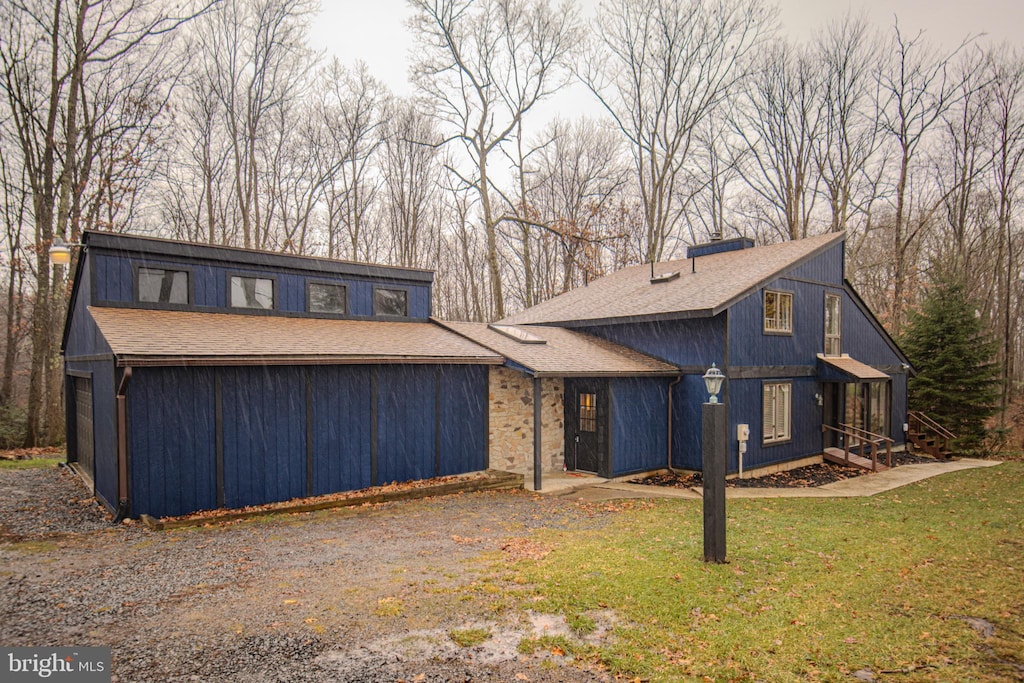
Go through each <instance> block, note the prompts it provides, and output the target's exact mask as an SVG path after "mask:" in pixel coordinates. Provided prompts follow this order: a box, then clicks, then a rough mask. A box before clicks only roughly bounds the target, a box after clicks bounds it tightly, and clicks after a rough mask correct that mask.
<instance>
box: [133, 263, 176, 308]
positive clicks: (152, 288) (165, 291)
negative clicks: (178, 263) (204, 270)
mask: <svg viewBox="0 0 1024 683" xmlns="http://www.w3.org/2000/svg"><path fill="white" fill-rule="evenodd" d="M138 299H139V302H141V303H150V304H188V271H185V270H170V269H167V268H139V292H138Z"/></svg>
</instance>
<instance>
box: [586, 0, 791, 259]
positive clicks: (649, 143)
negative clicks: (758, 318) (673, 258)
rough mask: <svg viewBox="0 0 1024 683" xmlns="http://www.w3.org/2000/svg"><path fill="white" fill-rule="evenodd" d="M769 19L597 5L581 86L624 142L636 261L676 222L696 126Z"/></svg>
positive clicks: (663, 6)
mask: <svg viewBox="0 0 1024 683" xmlns="http://www.w3.org/2000/svg"><path fill="white" fill-rule="evenodd" d="M771 23H772V15H771V14H770V13H769V12H768V11H766V10H765V9H764V8H763V6H762V5H761V3H760V2H757V0H625V1H624V2H616V3H612V2H604V3H602V4H601V7H600V9H599V11H598V14H597V19H596V21H595V24H594V26H593V29H594V35H595V37H596V39H595V40H594V41H593V43H592V44H591V45H590V48H589V50H588V51H587V52H586V54H585V56H584V57H583V59H582V60H581V62H580V64H579V66H578V68H577V71H578V73H579V76H580V79H581V80H582V81H583V82H584V83H585V84H586V85H587V87H588V88H590V90H591V91H592V92H593V93H594V95H595V96H597V98H598V99H599V101H600V102H601V104H602V105H603V106H604V108H605V109H606V110H607V111H608V112H609V113H610V114H611V116H612V118H613V119H614V121H615V123H616V125H617V126H618V128H619V129H620V130H621V131H622V133H623V134H624V135H625V136H626V139H627V140H628V141H629V147H630V150H631V152H632V155H633V162H634V164H635V169H636V174H637V185H638V187H639V190H640V195H641V198H642V200H643V208H644V221H645V223H646V233H647V234H646V238H645V244H644V258H645V259H648V260H658V259H660V258H661V257H662V254H663V252H664V251H665V246H666V243H667V241H668V239H669V237H670V236H671V235H673V234H674V233H675V232H676V230H677V226H678V223H679V222H680V219H681V216H682V211H683V207H682V206H681V205H680V202H679V200H678V197H679V196H681V195H683V194H684V193H683V192H682V188H681V185H682V184H683V181H684V180H685V179H686V165H687V163H688V162H690V161H691V156H692V154H693V150H694V145H695V143H696V142H697V140H698V131H699V126H700V124H701V122H702V121H703V120H704V119H705V118H706V117H708V116H711V115H712V113H713V112H715V110H716V109H717V108H718V107H719V105H721V104H722V102H723V100H724V99H725V98H726V96H727V94H728V93H729V92H730V91H731V90H732V88H733V85H734V84H735V83H736V82H737V80H738V79H741V78H742V77H743V76H744V75H745V73H746V72H747V68H748V62H749V59H750V56H751V53H752V51H753V50H754V49H755V48H757V47H758V46H759V45H760V44H761V43H762V39H763V37H764V36H765V34H766V33H767V32H768V31H769V29H770V27H771Z"/></svg>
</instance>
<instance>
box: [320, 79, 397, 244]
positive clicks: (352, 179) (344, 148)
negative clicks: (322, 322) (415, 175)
mask: <svg viewBox="0 0 1024 683" xmlns="http://www.w3.org/2000/svg"><path fill="white" fill-rule="evenodd" d="M320 82H321V87H322V88H323V93H324V94H323V98H324V99H323V102H322V105H321V112H322V113H321V115H322V116H323V119H324V122H325V125H326V130H327V134H328V135H329V137H330V140H331V145H332V148H333V150H334V155H335V156H336V158H337V159H338V161H339V163H340V165H341V168H340V172H339V173H337V174H335V175H334V176H332V178H331V179H330V182H328V183H327V185H326V191H327V194H328V204H329V207H330V211H329V217H328V247H327V254H328V256H331V257H334V256H335V255H338V254H342V253H346V252H347V253H348V254H349V256H350V257H351V258H360V256H361V255H363V256H364V257H365V255H366V254H368V253H369V251H368V250H369V245H368V244H365V242H366V240H365V239H364V238H365V237H366V230H367V222H368V221H367V219H368V216H369V211H370V208H371V206H372V205H373V202H374V200H375V198H376V195H377V192H378V191H379V188H380V178H379V176H377V175H376V174H375V166H374V164H375V158H376V154H377V151H378V149H379V148H380V146H381V143H382V142H383V140H384V120H385V105H386V103H387V100H388V97H389V94H388V92H387V90H386V88H385V87H384V85H383V84H382V83H381V82H380V81H378V80H377V79H375V78H374V77H373V76H371V75H370V71H369V69H368V68H367V66H366V64H365V63H363V62H357V63H356V65H355V68H353V69H347V68H346V67H344V66H342V65H341V64H340V63H339V62H338V61H337V60H336V59H335V60H333V61H332V62H331V63H330V65H329V66H328V67H327V69H325V71H324V72H323V73H322V74H321V79H320ZM342 229H344V233H345V237H346V238H347V240H346V242H347V244H346V247H345V248H344V249H342V246H341V244H340V237H341V234H340V230H342Z"/></svg>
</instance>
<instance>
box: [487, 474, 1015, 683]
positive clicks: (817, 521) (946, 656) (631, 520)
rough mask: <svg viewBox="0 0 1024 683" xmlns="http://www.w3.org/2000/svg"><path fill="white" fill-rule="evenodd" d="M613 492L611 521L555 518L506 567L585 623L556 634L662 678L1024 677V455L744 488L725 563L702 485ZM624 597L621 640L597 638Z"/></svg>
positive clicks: (569, 644) (530, 596) (538, 602)
mask: <svg viewBox="0 0 1024 683" xmlns="http://www.w3.org/2000/svg"><path fill="white" fill-rule="evenodd" d="M608 505H612V506H615V505H620V506H623V507H624V508H625V509H624V510H623V513H622V514H620V515H617V516H616V517H617V519H616V521H615V522H614V523H613V524H612V525H610V526H608V527H605V528H601V529H596V530H587V531H551V530H548V531H541V532H539V533H537V534H535V536H534V540H535V541H536V542H539V543H540V544H541V545H542V547H543V548H544V550H545V551H547V553H546V554H543V556H542V557H539V558H537V557H534V558H531V559H523V560H520V561H518V562H514V563H512V564H510V565H506V566H505V571H506V572H507V578H509V579H510V580H512V581H514V582H515V583H517V584H520V585H521V586H524V587H528V591H527V593H526V594H524V595H522V596H521V599H522V600H523V602H524V604H523V605H522V607H527V606H528V607H529V608H530V609H534V610H538V609H539V610H543V611H549V612H554V613H561V614H564V615H565V617H566V619H567V621H568V623H569V624H570V625H572V626H573V627H574V628H575V629H576V631H577V633H578V635H579V636H580V638H570V639H561V640H560V641H559V642H553V643H540V644H538V645H539V646H540V647H545V646H546V647H553V648H559V649H565V648H569V649H570V650H572V651H573V654H575V655H577V656H580V657H582V658H584V659H590V660H592V661H595V662H596V663H598V664H599V665H600V666H601V667H602V668H604V667H607V668H608V669H610V670H611V671H612V672H613V673H616V674H619V675H628V676H635V677H641V678H643V679H650V680H655V681H676V680H713V681H729V680H736V681H745V680H764V681H805V680H822V681H839V680H846V681H849V680H856V679H853V678H851V676H852V675H853V674H854V673H856V674H858V677H859V678H861V679H862V680H880V681H885V680H898V681H953V680H957V681H967V680H972V681H1018V680H1024V655H1022V653H1024V462H1010V463H1004V464H1002V465H1000V466H998V467H995V468H984V469H976V470H969V471H964V472H956V473H952V474H948V475H944V476H941V477H936V478H933V479H929V480H927V481H924V482H919V483H917V484H913V485H910V486H907V487H904V488H901V489H897V490H895V491H891V492H889V493H885V494H881V495H878V496H875V497H872V498H856V499H775V500H765V499H759V500H731V501H730V502H729V504H728V522H727V529H728V557H729V563H728V564H725V565H708V564H704V563H703V562H701V561H700V558H701V556H702V535H701V534H702V526H701V524H702V517H701V507H700V503H699V501H679V500H659V501H656V502H647V501H644V502H642V503H639V504H637V503H636V502H623V503H615V502H612V503H609V504H608ZM609 610H611V611H612V612H613V613H614V614H615V615H616V620H617V626H616V627H615V632H614V635H615V637H614V638H613V639H612V641H611V642H610V643H608V644H606V645H602V646H592V645H585V644H583V643H585V638H583V636H585V634H586V633H587V632H588V631H589V630H592V629H593V628H594V625H595V619H599V618H600V617H595V615H599V614H601V613H602V612H604V613H607V612H608V611H609ZM989 628H992V629H994V632H991V633H990V634H989V633H986V631H988V629H989Z"/></svg>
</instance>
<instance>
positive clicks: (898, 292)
mask: <svg viewBox="0 0 1024 683" xmlns="http://www.w3.org/2000/svg"><path fill="white" fill-rule="evenodd" d="M966 45H967V43H966V42H965V43H962V44H961V45H960V46H959V47H958V48H956V49H955V50H953V51H952V52H949V53H939V52H937V51H936V50H935V49H934V48H932V47H930V46H929V45H928V44H927V43H926V42H925V41H924V39H923V37H922V35H921V34H917V35H916V36H914V37H913V38H908V37H907V36H905V35H903V32H902V31H900V27H899V22H896V23H895V24H894V27H893V39H892V42H891V45H890V46H889V47H888V48H887V49H886V50H885V54H889V55H891V58H890V59H889V60H887V62H886V63H885V65H884V66H883V67H882V68H881V69H880V70H879V72H878V82H879V86H880V91H881V97H882V101H883V102H884V104H883V106H882V108H881V114H882V116H881V119H880V125H881V128H882V131H883V132H884V133H885V134H886V135H887V136H889V137H890V139H891V140H892V142H893V144H894V145H895V147H896V153H897V158H898V164H899V165H898V178H897V180H896V185H895V190H894V194H895V197H894V202H895V204H894V207H893V225H892V231H891V242H890V244H891V245H892V261H891V265H890V273H891V283H892V286H891V298H890V300H889V306H888V317H889V323H890V326H891V327H890V329H891V330H892V331H893V332H894V333H897V334H898V333H899V331H900V329H901V327H902V323H903V318H904V312H905V307H906V303H907V294H908V292H907V284H908V278H909V277H910V273H909V272H908V270H909V269H910V267H911V265H912V264H911V262H910V260H909V257H910V256H912V255H913V254H914V253H915V251H916V250H917V246H918V245H917V241H918V238H919V237H920V236H921V234H922V231H923V230H924V229H925V228H926V227H928V226H930V225H931V223H932V221H931V219H932V214H934V212H935V211H936V209H938V207H939V205H940V204H939V202H940V201H941V197H936V198H935V203H921V202H920V200H918V201H917V202H916V203H917V207H918V208H919V210H920V211H921V214H920V215H919V216H914V215H912V213H911V209H912V208H913V205H914V204H915V202H914V200H913V198H912V197H910V196H909V187H910V183H911V175H912V173H913V172H914V164H915V163H916V162H917V161H918V154H919V152H920V151H921V150H922V148H923V147H924V146H926V144H927V141H928V139H929V135H930V134H931V133H932V132H933V128H934V126H935V125H936V124H937V123H939V122H941V120H942V116H943V114H945V113H946V111H947V110H948V109H949V107H950V106H952V105H953V103H954V102H956V101H957V100H958V99H959V98H960V97H962V92H963V91H962V86H963V84H964V82H965V80H966V79H967V78H969V76H970V75H969V74H964V73H960V74H957V75H956V76H953V75H951V74H950V73H949V67H950V64H951V60H952V58H953V57H954V56H955V55H956V54H958V53H959V52H960V51H961V50H963V48H964V47H965V46H966ZM919 184H920V183H919Z"/></svg>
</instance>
